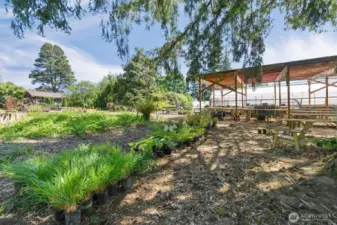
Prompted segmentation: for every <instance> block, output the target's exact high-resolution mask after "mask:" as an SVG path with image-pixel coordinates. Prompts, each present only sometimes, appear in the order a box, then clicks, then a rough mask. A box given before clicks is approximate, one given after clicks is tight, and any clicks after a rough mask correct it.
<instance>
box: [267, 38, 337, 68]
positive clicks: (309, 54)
mask: <svg viewBox="0 0 337 225" xmlns="http://www.w3.org/2000/svg"><path fill="white" fill-rule="evenodd" d="M333 35H334V34H333V33H323V34H308V35H307V36H305V37H302V36H298V35H297V36H294V35H292V36H288V37H287V36H285V37H283V38H282V40H281V41H280V42H275V41H273V42H271V43H270V44H269V45H267V47H266V52H265V54H264V56H263V61H264V64H271V63H279V62H287V61H294V60H301V59H310V58H317V57H324V56H332V55H337V49H336V48H335V46H337V39H335V38H334V36H333Z"/></svg>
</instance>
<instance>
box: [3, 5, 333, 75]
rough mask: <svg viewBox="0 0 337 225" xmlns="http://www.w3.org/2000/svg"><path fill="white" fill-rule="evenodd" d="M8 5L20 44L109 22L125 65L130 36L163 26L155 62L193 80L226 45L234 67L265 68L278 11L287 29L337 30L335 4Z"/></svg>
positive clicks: (106, 27) (108, 34)
mask: <svg viewBox="0 0 337 225" xmlns="http://www.w3.org/2000/svg"><path fill="white" fill-rule="evenodd" d="M5 1H6V6H7V8H11V9H12V11H13V15H14V19H13V20H12V23H11V28H12V29H13V31H14V34H15V35H16V36H18V37H20V38H21V37H23V35H24V31H25V30H26V29H30V28H33V27H36V28H37V30H38V33H39V34H41V35H43V34H44V28H45V27H46V26H47V27H51V28H53V29H57V30H61V31H63V32H65V33H70V32H71V27H70V25H69V21H68V20H69V18H72V17H75V18H78V19H81V18H82V17H83V15H84V12H88V13H93V14H100V15H103V16H102V18H108V19H103V20H102V22H101V23H100V24H101V27H102V36H103V37H104V39H105V40H107V41H108V42H115V44H116V45H117V49H118V54H119V55H120V57H121V58H123V59H124V58H127V57H128V55H129V47H128V36H129V34H130V33H131V32H132V28H133V25H134V24H142V25H144V26H146V27H147V28H150V27H151V26H153V25H154V24H160V26H161V28H162V30H163V31H164V35H165V38H166V43H165V44H164V45H163V46H161V47H159V48H156V49H155V51H154V52H153V54H154V57H155V58H156V59H157V61H158V62H163V61H164V62H166V66H167V65H171V66H174V62H176V61H177V58H178V57H184V58H185V59H186V62H187V64H188V66H189V68H190V71H189V72H188V76H189V77H193V76H195V75H196V74H199V73H200V71H201V69H202V68H209V67H212V66H213V65H212V64H213V63H215V64H217V62H220V61H221V57H222V56H223V55H224V54H225V53H224V51H223V50H222V49H224V45H225V44H226V46H230V49H228V50H229V51H230V52H231V53H232V57H233V61H235V62H239V61H240V60H242V61H243V66H244V67H248V66H256V65H260V64H262V54H263V53H264V51H265V44H264V40H265V38H266V37H267V35H268V33H269V31H270V29H271V27H272V22H273V21H272V17H271V13H272V11H274V10H280V11H281V12H282V15H284V20H285V26H286V28H288V29H295V30H296V29H301V30H305V29H307V30H309V31H314V32H321V31H324V29H325V28H324V26H325V25H327V24H331V25H332V26H333V27H336V25H337V2H336V0H241V1H233V0H165V1H164V0H157V1H153V0H141V1H140V0H110V1H102V0H89V1H81V0H77V1H71V0H55V1H42V0H32V1H17V0H5ZM180 9H183V11H182V10H180ZM104 15H108V16H106V17H104ZM179 17H184V19H185V20H187V21H188V23H187V24H186V26H184V27H182V28H178V26H177V24H178V19H179ZM177 56H178V57H177ZM162 64H164V63H162Z"/></svg>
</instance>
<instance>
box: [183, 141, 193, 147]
mask: <svg viewBox="0 0 337 225" xmlns="http://www.w3.org/2000/svg"><path fill="white" fill-rule="evenodd" d="M184 144H185V145H186V146H190V145H191V144H192V141H191V140H186V141H184Z"/></svg>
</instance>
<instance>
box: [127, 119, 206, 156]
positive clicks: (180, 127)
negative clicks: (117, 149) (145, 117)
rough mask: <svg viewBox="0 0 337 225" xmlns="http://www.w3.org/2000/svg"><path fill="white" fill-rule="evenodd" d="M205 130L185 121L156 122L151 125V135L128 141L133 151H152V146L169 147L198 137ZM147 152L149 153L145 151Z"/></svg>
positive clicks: (158, 147)
mask: <svg viewBox="0 0 337 225" xmlns="http://www.w3.org/2000/svg"><path fill="white" fill-rule="evenodd" d="M204 132H205V129H204V128H203V127H201V126H196V125H193V126H190V125H188V124H186V123H178V124H171V125H169V124H165V123H156V124H152V126H151V136H150V137H149V138H146V139H143V140H141V141H138V142H135V143H130V146H131V147H132V149H133V150H135V151H141V152H152V150H153V149H154V148H157V149H162V148H163V147H164V146H165V145H166V146H167V147H169V148H171V149H173V148H174V147H175V146H177V145H179V144H181V143H183V142H185V141H191V140H193V139H194V138H195V137H200V136H201V135H202V134H203V133H204ZM147 154H149V153H147Z"/></svg>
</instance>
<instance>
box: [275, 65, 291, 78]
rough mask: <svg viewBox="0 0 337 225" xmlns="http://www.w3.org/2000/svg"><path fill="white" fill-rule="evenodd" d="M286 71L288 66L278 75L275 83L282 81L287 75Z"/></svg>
mask: <svg viewBox="0 0 337 225" xmlns="http://www.w3.org/2000/svg"><path fill="white" fill-rule="evenodd" d="M287 69H288V66H285V67H284V68H283V70H282V71H281V72H280V73H279V75H278V76H277V77H276V79H275V81H281V80H283V79H284V78H285V76H286V74H287Z"/></svg>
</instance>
